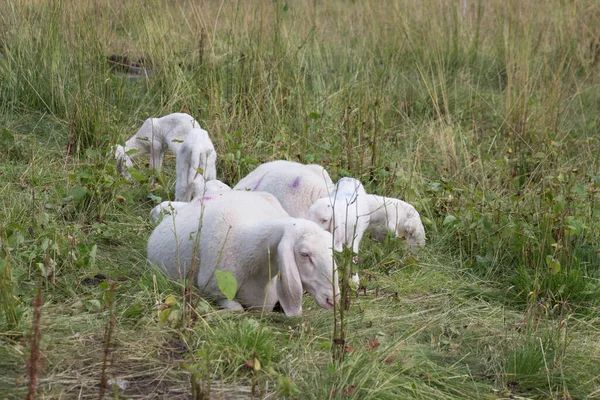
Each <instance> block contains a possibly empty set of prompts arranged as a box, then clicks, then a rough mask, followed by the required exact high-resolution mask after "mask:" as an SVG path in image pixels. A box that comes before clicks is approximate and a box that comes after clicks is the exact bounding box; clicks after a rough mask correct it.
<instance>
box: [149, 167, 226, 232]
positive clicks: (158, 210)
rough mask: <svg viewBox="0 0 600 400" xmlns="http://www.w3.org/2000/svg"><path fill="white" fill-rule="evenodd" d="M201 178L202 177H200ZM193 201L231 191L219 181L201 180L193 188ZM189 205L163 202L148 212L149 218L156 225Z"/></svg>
mask: <svg viewBox="0 0 600 400" xmlns="http://www.w3.org/2000/svg"><path fill="white" fill-rule="evenodd" d="M200 178H202V175H200ZM195 189H196V191H195V192H194V199H200V198H202V197H203V196H205V195H207V194H215V193H218V192H222V191H227V190H231V188H230V187H229V186H227V185H226V184H224V183H223V182H221V181H219V180H213V181H208V182H206V183H204V179H202V185H201V186H196V187H195ZM188 204H190V203H188V202H184V201H163V202H162V203H160V204H159V205H157V206H156V207H154V208H153V209H152V211H150V218H151V219H152V220H153V221H154V222H155V223H158V222H159V220H160V219H161V218H163V216H165V215H173V214H177V210H179V209H180V208H182V207H184V206H186V205H188Z"/></svg>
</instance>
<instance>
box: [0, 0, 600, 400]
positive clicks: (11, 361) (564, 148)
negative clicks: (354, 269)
mask: <svg viewBox="0 0 600 400" xmlns="http://www.w3.org/2000/svg"><path fill="white" fill-rule="evenodd" d="M125 57H126V58H125ZM109 58H110V60H111V61H112V62H111V63H109V62H108V59H109ZM134 64H135V65H134ZM599 72H600V3H598V2H597V1H596V0H579V1H572V0H571V1H566V0H548V1H545V2H533V1H529V2H527V1H525V2H524V1H516V0H514V1H513V0H509V1H505V0H489V1H483V0H479V1H477V0H464V1H462V0H461V1H458V0H456V1H443V0H423V1H418V2H417V1H412V0H397V1H375V0H372V1H371V0H369V1H342V0H333V1H327V2H322V1H317V0H313V1H309V0H299V1H295V2H291V1H290V2H285V1H281V0H279V1H277V0H276V1H257V2H239V1H238V2H236V1H222V2H194V1H184V0H179V1H157V2H147V1H142V0H132V1H128V2H118V1H112V0H99V1H87V0H86V1H79V0H77V1H75V0H63V1H50V2H45V1H38V0H6V1H4V2H2V3H0V149H1V151H0V182H1V184H0V398H7V399H13V398H14V399H20V398H24V397H25V396H26V395H27V393H28V390H29V384H30V376H31V375H33V376H35V377H36V379H37V386H38V389H37V398H39V399H42V398H44V399H51V398H52V399H58V398H60V399H70V398H82V399H88V398H98V397H99V396H100V393H101V391H102V390H103V389H102V388H103V387H107V389H106V393H105V394H104V396H105V397H107V398H148V399H151V398H165V399H166V398H168V399H178V398H181V399H185V398H197V399H199V398H215V399H219V398H223V399H230V398H231V399H233V398H248V397H251V396H254V397H256V398H283V397H288V398H302V399H310V398H312V399H324V398H334V399H346V398H356V399H408V398H415V399H458V398H473V399H481V398H490V399H492V398H536V399H549V398H554V399H570V398H573V399H582V398H589V399H593V398H600V312H599V308H598V306H599V305H600V304H599V303H600V241H599V239H600V238H599V233H598V226H599V223H600V217H599V216H600V205H599V204H600V194H599V190H600V136H599V135H598V131H599V129H600V86H599V83H600V73H599ZM170 112H188V113H190V114H192V115H193V116H194V117H195V118H196V119H197V120H198V121H199V122H200V124H201V125H202V126H203V127H204V128H205V129H206V130H208V132H209V133H210V135H211V137H212V139H213V142H214V143H215V147H216V149H217V152H218V154H219V159H218V174H219V177H220V179H222V180H223V181H225V182H227V183H229V184H234V183H235V182H237V181H238V180H239V178H241V177H243V176H244V175H245V174H247V173H248V172H249V171H250V170H252V169H253V168H254V167H256V166H257V165H258V164H260V163H261V162H265V161H269V160H274V159H289V160H295V161H300V162H305V163H309V162H311V163H318V164H322V165H324V166H325V167H326V168H327V170H328V171H329V173H330V174H331V175H332V178H334V180H336V179H337V178H339V177H341V176H345V175H350V176H354V177H356V178H358V179H360V180H361V181H362V182H363V183H364V184H365V186H366V188H367V190H368V191H369V192H371V193H376V194H380V195H388V196H392V197H398V198H402V199H404V200H406V201H408V202H410V203H412V204H413V205H415V207H416V208H417V209H418V210H419V211H420V213H421V215H422V217H423V220H424V222H425V225H426V231H427V246H426V248H425V249H424V250H423V251H422V252H421V253H419V254H418V255H416V256H411V255H410V254H408V252H407V249H406V247H405V246H404V245H403V243H402V242H399V241H397V240H393V239H391V238H388V239H387V240H386V241H385V242H384V243H383V244H379V243H377V242H375V241H373V240H371V239H370V238H367V239H365V241H364V243H363V249H362V252H363V254H361V257H362V258H363V261H362V263H361V269H362V276H363V283H364V285H365V288H364V289H361V290H359V291H358V293H357V294H355V295H353V296H352V307H351V310H350V311H348V312H346V313H345V315H344V334H345V342H344V343H343V344H342V345H339V343H340V341H336V340H334V339H335V337H334V336H333V327H334V314H333V313H332V312H330V311H329V312H328V311H324V310H321V309H319V308H318V307H317V306H316V305H315V304H314V301H313V300H312V299H310V298H308V297H307V298H305V301H304V313H303V315H302V316H300V317H294V318H286V317H285V316H284V315H283V314H276V313H270V314H265V315H260V314H257V313H244V314H230V313H226V312H221V311H219V310H217V309H215V308H214V307H213V306H212V305H211V304H209V303H206V302H205V301H203V300H202V299H200V298H199V297H198V296H197V294H196V293H195V292H194V291H193V290H190V289H189V287H186V285H182V284H181V283H180V282H174V281H170V280H168V279H166V278H165V277H164V276H162V275H161V274H159V273H157V272H156V271H155V270H153V269H152V268H151V266H150V265H148V262H147V261H146V260H145V252H146V251H145V246H146V241H147V238H148V236H149V235H150V232H151V231H152V229H153V225H152V223H151V222H150V220H149V218H148V213H149V211H150V210H151V209H152V208H153V207H154V205H156V204H157V203H158V202H160V201H161V200H165V199H170V198H172V196H173V191H174V184H175V180H174V169H175V168H174V162H173V161H174V160H173V158H172V157H170V158H168V159H167V160H166V163H165V166H164V172H163V175H162V176H161V177H160V179H159V182H160V185H158V186H156V187H155V186H152V185H151V184H150V179H149V178H150V175H151V174H150V172H149V171H148V170H147V167H146V165H145V164H144V160H139V162H137V164H136V170H135V171H134V174H133V175H134V178H135V179H134V181H133V182H126V181H124V180H123V179H121V177H120V176H119V174H118V173H117V172H116V170H115V163H114V160H113V158H112V156H111V151H110V146H111V145H112V144H115V143H118V142H119V143H121V142H123V140H125V139H126V138H128V137H129V136H131V135H132V134H133V133H135V131H136V130H137V128H138V127H139V126H140V125H141V123H142V122H143V121H144V120H145V119H146V118H148V117H150V116H161V115H165V114H167V113H170ZM340 263H341V264H343V263H344V260H343V257H342V258H341V259H340ZM38 292H40V293H41V299H42V300H41V306H36V307H34V306H33V304H34V303H35V302H34V299H35V298H36V294H37V293H38ZM186 299H187V300H186ZM36 314H39V315H40V319H39V322H35V321H36V318H35V315H36ZM339 319H340V316H339V315H337V318H336V323H337V324H338V325H337V331H336V332H337V333H336V334H339V328H340V326H339ZM36 331H39V332H38V333H37V334H36ZM336 343H338V344H336ZM332 349H333V350H337V353H336V351H332ZM32 350H33V351H32ZM340 350H341V352H340ZM340 353H342V354H341V356H340ZM31 354H33V355H34V356H37V357H38V359H39V361H37V362H34V363H31V362H30V359H31ZM34 359H35V357H34ZM101 380H104V381H105V382H107V384H106V385H104V384H102V385H101ZM115 382H116V383H117V384H112V385H109V384H108V383H115Z"/></svg>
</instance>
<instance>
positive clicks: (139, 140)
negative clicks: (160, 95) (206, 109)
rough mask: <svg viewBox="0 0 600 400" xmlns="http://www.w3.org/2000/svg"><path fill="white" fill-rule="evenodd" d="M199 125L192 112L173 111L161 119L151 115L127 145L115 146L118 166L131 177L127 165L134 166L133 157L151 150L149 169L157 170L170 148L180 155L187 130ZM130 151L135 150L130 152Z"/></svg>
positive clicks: (124, 173)
mask: <svg viewBox="0 0 600 400" xmlns="http://www.w3.org/2000/svg"><path fill="white" fill-rule="evenodd" d="M199 127H200V125H199V124H198V122H196V120H195V119H194V118H193V117H192V116H191V115H188V114H184V113H173V114H169V115H166V116H164V117H162V118H148V119H147V120H146V121H144V123H143V124H142V127H141V128H140V129H139V130H138V131H137V133H136V134H135V135H133V136H132V137H131V138H130V139H129V140H127V141H126V142H125V147H123V146H121V145H117V146H116V147H115V158H116V160H117V168H118V169H119V171H120V172H121V173H122V174H123V176H125V178H127V179H131V174H129V171H127V168H131V167H132V166H133V162H132V161H131V159H132V158H134V157H138V156H140V155H143V154H147V153H150V168H152V169H155V170H157V171H158V170H160V167H161V165H162V162H163V158H164V155H165V152H166V151H167V149H169V150H171V152H173V154H175V156H177V153H178V152H179V148H180V147H181V144H182V142H183V140H184V139H185V138H186V136H187V134H188V132H189V131H190V130H192V129H193V128H199ZM130 150H136V151H135V152H132V154H127V153H129V152H130Z"/></svg>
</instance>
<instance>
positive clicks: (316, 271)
mask: <svg viewBox="0 0 600 400" xmlns="http://www.w3.org/2000/svg"><path fill="white" fill-rule="evenodd" d="M200 219H202V220H201V221H200ZM331 243H332V237H331V234H330V233H329V232H326V231H324V230H323V229H321V228H320V227H319V226H317V225H316V224H315V223H314V222H311V221H308V220H303V219H298V218H292V217H290V216H289V215H288V214H287V213H286V212H285V211H284V210H283V208H282V207H281V205H280V204H279V202H278V201H277V199H276V198H275V197H274V196H272V195H270V194H268V193H259V192H256V193H253V192H242V191H223V192H219V193H218V195H206V196H204V197H203V198H202V202H201V207H198V206H197V202H196V201H195V202H192V203H188V204H187V205H186V206H184V207H182V208H180V209H179V210H178V213H177V215H175V216H174V218H165V219H163V221H162V222H161V223H160V224H159V225H158V226H157V227H156V228H155V229H154V231H153V232H152V234H151V236H150V238H149V240H148V259H149V260H150V261H151V262H152V263H153V264H155V265H157V266H158V267H159V268H160V269H162V270H163V271H164V272H166V273H167V274H169V275H170V276H171V277H174V278H179V279H181V278H185V277H190V274H193V276H191V277H190V278H192V279H193V280H194V282H195V284H196V285H197V286H198V288H199V289H200V292H201V294H202V295H204V296H206V297H209V298H212V299H214V300H216V301H217V303H218V304H219V305H220V306H222V307H224V308H226V309H228V310H231V311H240V310H242V309H243V306H244V307H246V308H248V309H251V310H256V309H258V310H261V309H262V310H264V311H272V310H273V307H274V306H275V304H276V303H277V302H278V301H279V303H280V304H281V306H282V308H283V310H284V312H285V314H286V315H287V316H294V315H299V314H301V312H302V293H303V291H304V290H306V291H308V293H310V295H311V296H312V297H313V298H314V300H315V302H316V303H317V304H318V305H319V306H321V307H322V308H325V309H331V308H333V307H334V304H335V303H336V301H337V300H338V297H339V287H338V280H337V269H336V265H335V262H334V260H333V257H332V249H331ZM196 267H197V268H196ZM217 269H219V270H228V271H231V273H232V274H233V275H234V277H235V278H236V281H237V285H238V287H237V294H236V296H235V301H230V300H228V299H226V298H225V296H224V295H223V294H222V293H221V290H219V287H218V284H217V280H216V278H215V270H217Z"/></svg>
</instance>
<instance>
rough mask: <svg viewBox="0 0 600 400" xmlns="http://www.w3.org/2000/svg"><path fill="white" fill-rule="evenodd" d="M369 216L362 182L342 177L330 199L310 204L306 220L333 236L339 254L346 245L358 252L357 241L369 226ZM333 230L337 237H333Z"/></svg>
mask: <svg viewBox="0 0 600 400" xmlns="http://www.w3.org/2000/svg"><path fill="white" fill-rule="evenodd" d="M369 214H370V208H369V203H368V202H367V193H366V192H365V189H364V187H363V185H362V183H360V181H358V180H357V179H354V178H348V177H345V178H342V179H340V180H339V181H338V182H337V183H336V185H335V186H334V188H333V190H332V191H331V193H330V194H329V196H327V197H323V198H321V199H318V200H316V201H315V202H314V203H313V205H312V206H311V207H310V208H309V211H308V219H309V220H311V221H314V222H316V223H317V224H319V225H320V226H321V227H322V228H323V229H325V230H327V231H329V232H332V233H334V235H333V236H334V238H335V243H334V249H335V250H336V251H342V245H346V246H347V247H351V248H352V251H353V252H354V253H358V247H359V245H360V241H361V240H362V237H363V235H364V233H365V231H366V230H367V228H368V227H369V220H370V216H369ZM334 223H335V225H334ZM336 231H340V234H339V235H336V234H335V232H336Z"/></svg>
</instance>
